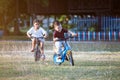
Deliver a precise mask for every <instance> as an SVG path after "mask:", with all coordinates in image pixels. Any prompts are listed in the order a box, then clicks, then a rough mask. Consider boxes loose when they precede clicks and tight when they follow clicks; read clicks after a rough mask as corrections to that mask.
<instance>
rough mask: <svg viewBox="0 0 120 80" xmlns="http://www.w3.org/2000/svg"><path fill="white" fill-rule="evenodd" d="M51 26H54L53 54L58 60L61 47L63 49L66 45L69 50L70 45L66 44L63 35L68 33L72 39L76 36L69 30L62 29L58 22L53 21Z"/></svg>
mask: <svg viewBox="0 0 120 80" xmlns="http://www.w3.org/2000/svg"><path fill="white" fill-rule="evenodd" d="M53 26H54V33H53V41H54V45H55V53H56V54H57V55H58V58H59V59H61V58H62V56H61V53H62V51H63V47H65V45H66V44H67V46H68V47H69V48H70V45H69V44H68V42H66V39H65V36H64V34H65V33H69V34H71V35H72V36H73V37H74V36H77V34H76V33H74V32H72V31H70V30H67V29H64V28H62V25H61V23H60V22H59V21H54V22H53Z"/></svg>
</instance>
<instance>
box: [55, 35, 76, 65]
mask: <svg viewBox="0 0 120 80" xmlns="http://www.w3.org/2000/svg"><path fill="white" fill-rule="evenodd" d="M69 38H72V37H71V36H68V37H67V38H65V39H64V41H65V44H64V49H63V51H62V52H61V54H60V55H58V54H56V53H54V55H53V61H54V64H55V65H61V64H62V63H63V62H64V61H65V60H67V61H69V62H70V65H71V66H74V60H73V56H72V50H71V48H70V47H69V45H68V43H67V39H69ZM59 41H61V39H59ZM62 41H63V39H62ZM59 56H61V58H59Z"/></svg>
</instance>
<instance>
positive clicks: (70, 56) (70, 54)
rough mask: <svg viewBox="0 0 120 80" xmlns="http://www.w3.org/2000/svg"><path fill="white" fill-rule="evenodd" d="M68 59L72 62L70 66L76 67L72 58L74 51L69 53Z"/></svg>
mask: <svg viewBox="0 0 120 80" xmlns="http://www.w3.org/2000/svg"><path fill="white" fill-rule="evenodd" d="M67 59H68V61H69V62H70V65H71V66H74V60H73V56H72V51H68V52H67Z"/></svg>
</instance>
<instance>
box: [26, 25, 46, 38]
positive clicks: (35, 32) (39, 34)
mask: <svg viewBox="0 0 120 80" xmlns="http://www.w3.org/2000/svg"><path fill="white" fill-rule="evenodd" d="M27 33H28V34H31V36H33V37H43V35H44V34H46V31H45V30H44V29H43V28H41V27H40V28H39V29H38V30H35V29H34V27H31V28H30V29H29V30H28V31H27Z"/></svg>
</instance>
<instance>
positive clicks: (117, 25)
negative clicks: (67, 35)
mask: <svg viewBox="0 0 120 80" xmlns="http://www.w3.org/2000/svg"><path fill="white" fill-rule="evenodd" d="M98 21H99V18H98V17H90V16H89V17H83V18H81V17H80V16H75V17H73V18H72V23H73V24H76V30H77V32H78V38H74V40H78V41H87V40H88V41H92V40H102V41H120V17H117V16H115V17H111V16H102V17H101V21H100V22H98ZM93 24H96V25H99V24H100V25H101V27H100V28H99V29H100V31H99V32H95V31H93V32H90V31H89V30H88V29H89V27H91V25H93Z"/></svg>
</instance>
